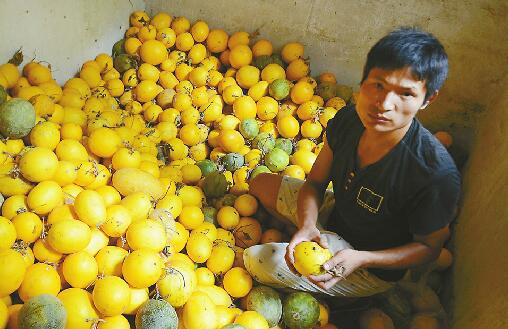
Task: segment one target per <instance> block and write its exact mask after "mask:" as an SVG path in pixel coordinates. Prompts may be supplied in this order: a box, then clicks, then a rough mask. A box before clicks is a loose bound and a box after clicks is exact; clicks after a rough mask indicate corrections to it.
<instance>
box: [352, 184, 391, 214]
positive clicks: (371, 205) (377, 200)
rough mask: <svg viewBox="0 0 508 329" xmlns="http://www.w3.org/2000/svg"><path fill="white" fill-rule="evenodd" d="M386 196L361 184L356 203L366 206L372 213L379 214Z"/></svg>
mask: <svg viewBox="0 0 508 329" xmlns="http://www.w3.org/2000/svg"><path fill="white" fill-rule="evenodd" d="M383 199H384V197H383V196H382V195H379V194H378V193H376V192H374V191H372V190H371V189H370V188H367V187H365V186H361V187H360V189H359V190H358V195H357V196H356V203H357V204H359V205H360V206H362V207H364V208H365V209H367V210H368V211H370V212H371V213H374V214H377V213H378V211H379V208H381V203H383Z"/></svg>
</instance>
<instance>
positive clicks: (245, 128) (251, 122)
mask: <svg viewBox="0 0 508 329" xmlns="http://www.w3.org/2000/svg"><path fill="white" fill-rule="evenodd" d="M238 130H240V134H242V136H243V137H244V138H245V139H248V140H253V139H254V138H255V137H256V136H257V135H258V134H259V124H258V122H257V121H256V119H253V118H247V119H244V120H242V121H241V122H240V125H239V126H238Z"/></svg>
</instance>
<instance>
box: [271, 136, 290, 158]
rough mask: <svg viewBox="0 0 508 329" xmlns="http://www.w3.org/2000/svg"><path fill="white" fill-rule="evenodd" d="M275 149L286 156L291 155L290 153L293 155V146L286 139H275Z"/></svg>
mask: <svg viewBox="0 0 508 329" xmlns="http://www.w3.org/2000/svg"><path fill="white" fill-rule="evenodd" d="M275 148H278V149H281V150H283V151H284V152H286V153H287V154H288V155H291V153H293V144H292V143H291V140H290V139H288V138H277V139H276V140H275Z"/></svg>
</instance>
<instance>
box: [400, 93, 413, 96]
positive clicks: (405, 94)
mask: <svg viewBox="0 0 508 329" xmlns="http://www.w3.org/2000/svg"><path fill="white" fill-rule="evenodd" d="M402 96H404V97H414V95H413V94H412V93H402Z"/></svg>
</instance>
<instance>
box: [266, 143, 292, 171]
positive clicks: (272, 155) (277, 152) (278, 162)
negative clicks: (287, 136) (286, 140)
mask: <svg viewBox="0 0 508 329" xmlns="http://www.w3.org/2000/svg"><path fill="white" fill-rule="evenodd" d="M288 164H289V155H288V154H287V153H286V152H284V151H283V150H281V149H279V148H274V149H273V150H271V151H270V152H268V153H267V154H266V155H265V165H266V166H267V167H268V169H270V170H271V171H272V172H279V171H283V170H284V168H286V167H287V165H288Z"/></svg>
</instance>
